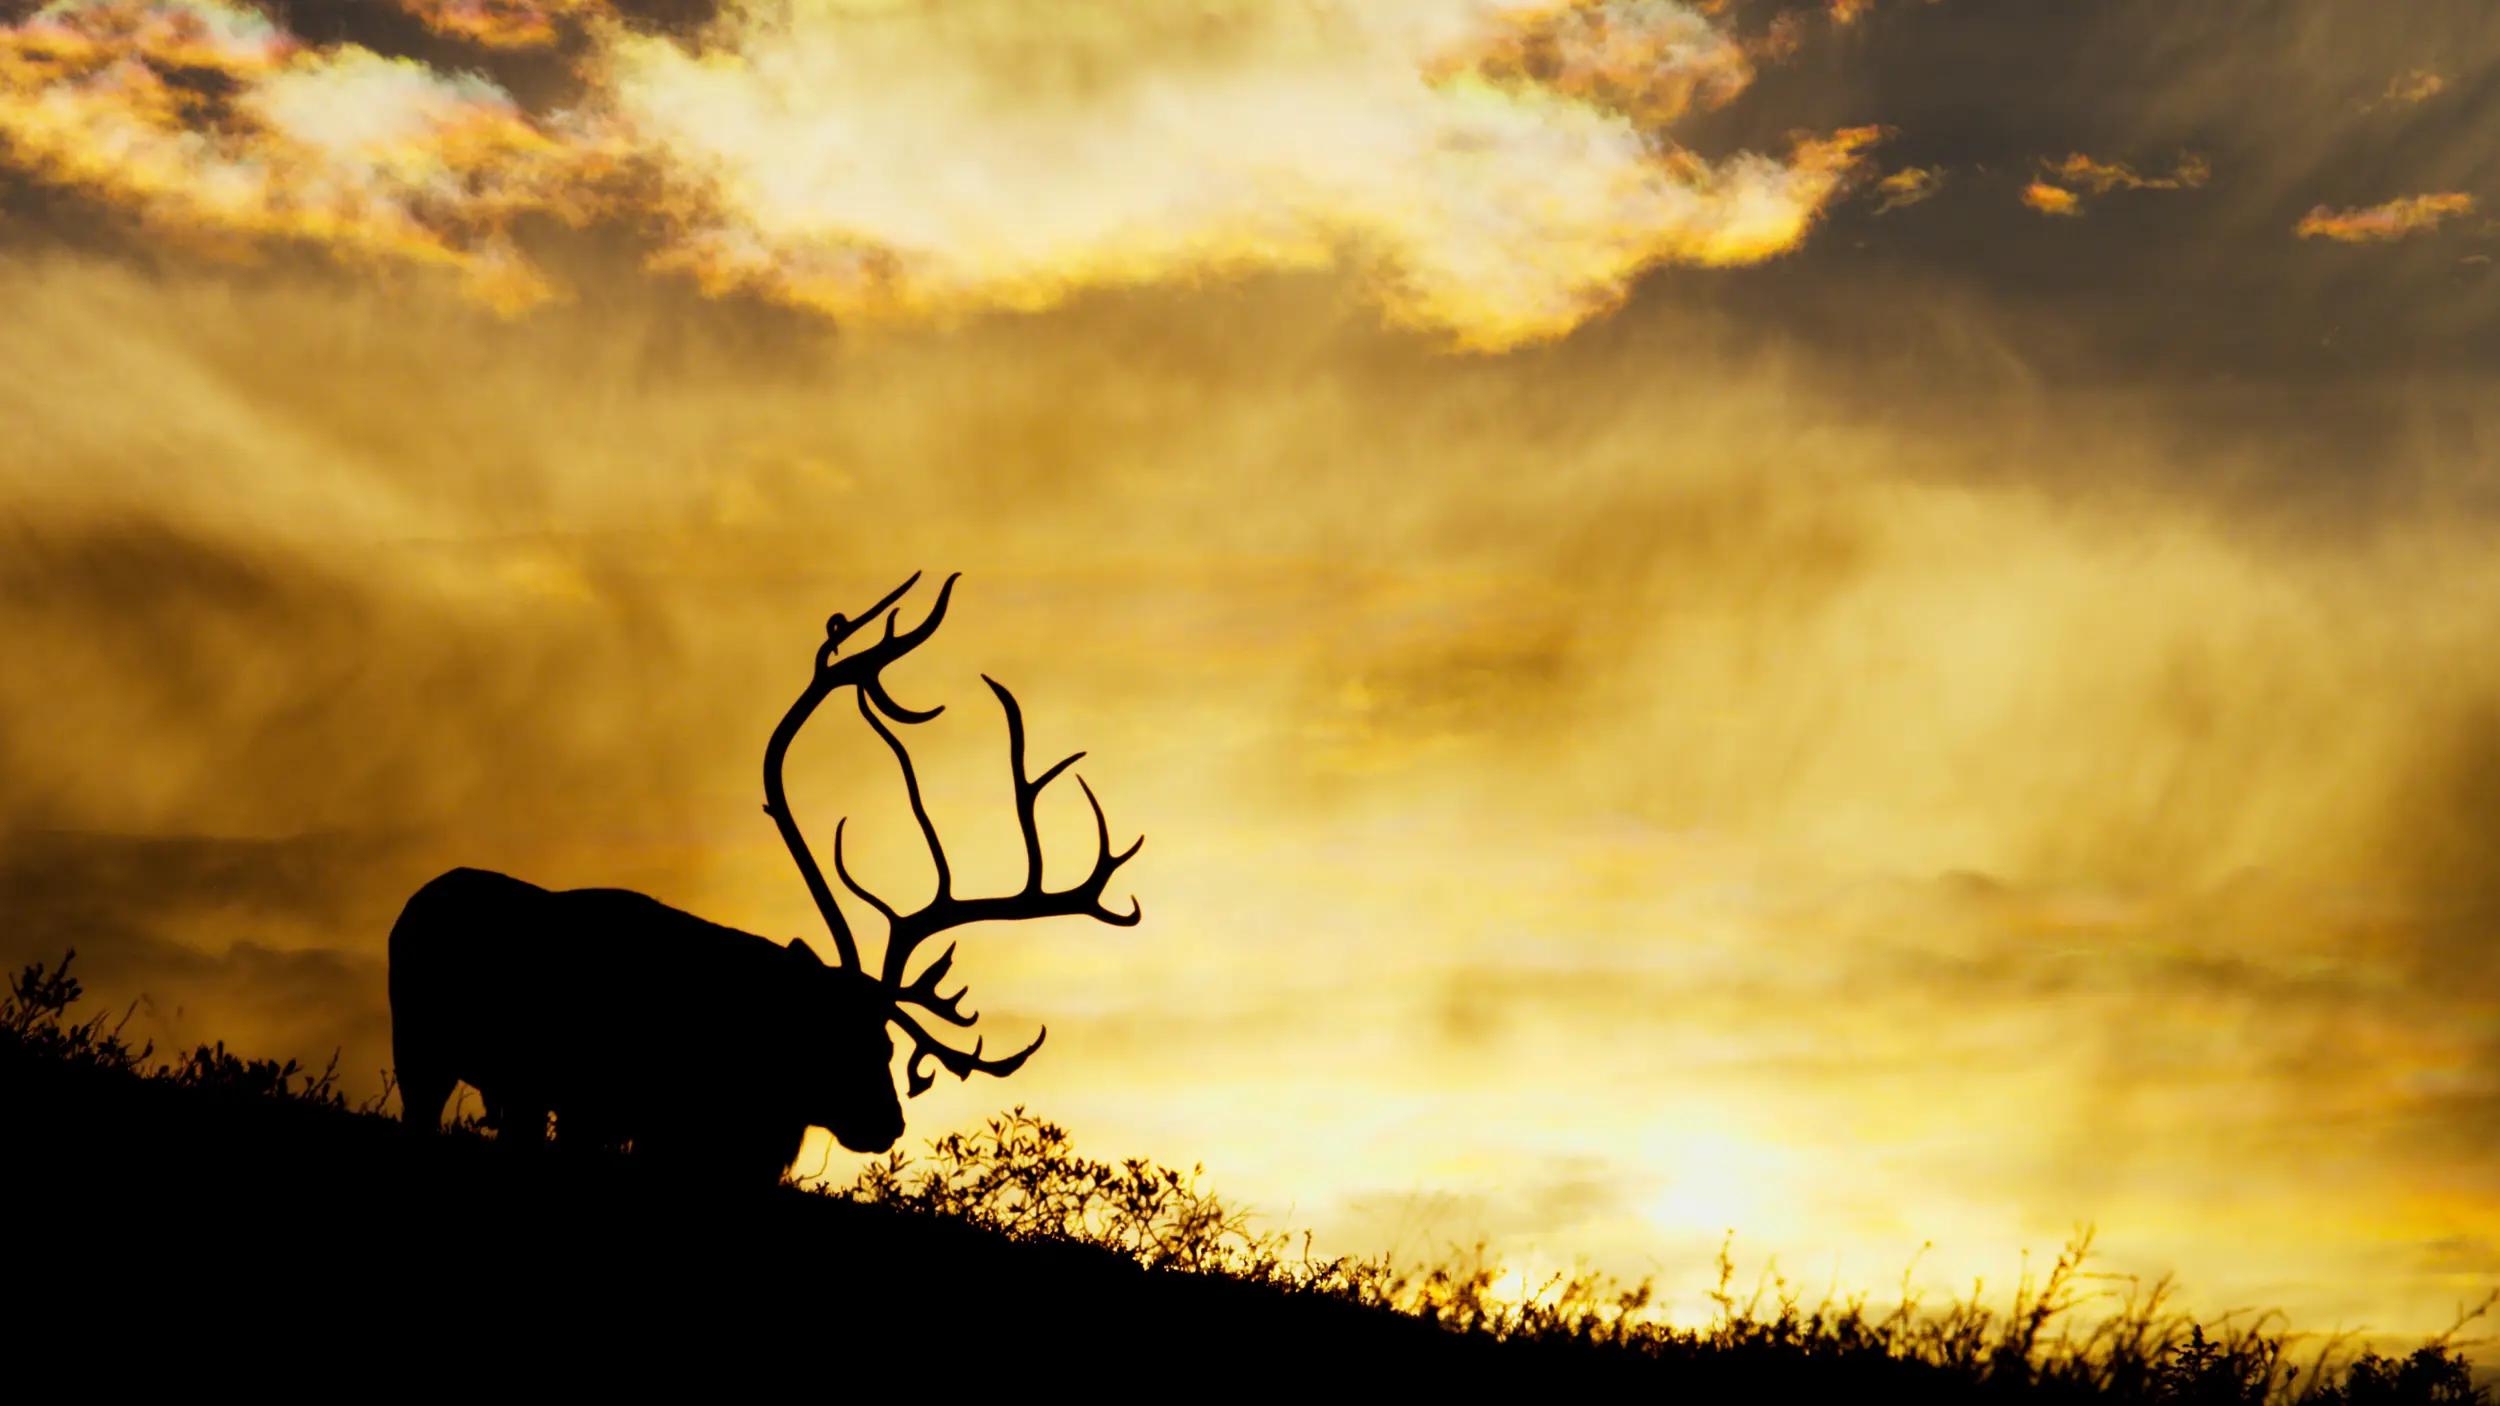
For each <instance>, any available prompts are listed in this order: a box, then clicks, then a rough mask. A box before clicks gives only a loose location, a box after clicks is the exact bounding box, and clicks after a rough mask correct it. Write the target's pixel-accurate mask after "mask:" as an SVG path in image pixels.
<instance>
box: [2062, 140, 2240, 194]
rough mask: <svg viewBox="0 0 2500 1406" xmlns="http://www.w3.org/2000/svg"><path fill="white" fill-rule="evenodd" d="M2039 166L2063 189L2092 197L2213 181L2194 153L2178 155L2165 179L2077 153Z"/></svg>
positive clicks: (2191, 186) (2189, 186)
mask: <svg viewBox="0 0 2500 1406" xmlns="http://www.w3.org/2000/svg"><path fill="white" fill-rule="evenodd" d="M2043 165H2044V166H2046V169H2047V170H2048V171H2049V173H2050V174H2051V175H2054V176H2056V177H2057V178H2058V179H2059V180H2061V181H2063V182H2064V183H2065V184H2066V185H2067V186H2069V187H2081V188H2082V189H2084V190H2088V191H2090V192H2092V193H2093V194H2094V195H2107V194H2109V193H2110V192H2111V191H2113V190H2194V189H2196V188H2197V187H2199V186H2201V185H2203V184H2205V183H2206V182H2207V181H2209V180H2211V179H2213V167H2212V166H2211V165H2210V164H2208V163H2207V162H2206V160H2205V158H2203V157H2201V156H2198V155H2196V154H2195V153H2194V152H2189V153H2187V154H2186V155H2183V156H2181V157H2180V158H2179V165H2178V168H2177V169H2176V170H2174V171H2172V172H2171V173H2170V174H2169V175H2167V176H2145V175H2140V174H2138V173H2137V171H2136V169H2135V168H2134V167H2132V166H2129V165H2128V164H2127V163H2125V162H2123V161H2096V160H2094V159H2093V158H2091V157H2089V156H2086V155H2084V154H2083V153H2082V152H2079V151H2078V152H2075V153H2073V154H2072V155H2070V156H2068V157H2067V158H2066V159H2065V160H2063V161H2060V162H2057V163H2056V164H2054V165H2048V164H2047V163H2043Z"/></svg>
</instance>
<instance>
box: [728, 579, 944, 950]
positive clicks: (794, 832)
mask: <svg viewBox="0 0 2500 1406" xmlns="http://www.w3.org/2000/svg"><path fill="white" fill-rule="evenodd" d="M961 575H962V573H960V572H958V573H956V575H954V576H949V577H947V578H946V584H945V585H943V586H941V587H939V588H938V595H937V603H936V604H935V605H932V606H930V607H929V613H928V615H927V616H926V617H924V618H923V619H922V620H921V622H920V623H919V624H917V625H914V626H913V627H912V628H910V629H909V630H905V631H903V632H901V633H900V634H897V633H896V632H895V628H894V627H895V621H896V618H897V616H898V615H899V614H900V612H897V611H895V610H894V609H893V606H894V603H895V602H896V601H899V600H901V599H902V598H903V593H904V592H906V591H909V590H910V589H911V588H912V587H913V585H915V584H916V583H918V581H919V580H920V573H919V572H917V571H915V572H913V573H912V574H911V579H910V580H907V581H905V582H904V583H903V584H902V585H899V586H897V587H895V588H894V589H893V590H891V591H888V592H886V593H885V599H883V600H880V601H878V602H877V603H876V604H875V605H872V606H870V607H868V609H867V610H865V611H862V612H861V613H860V614H858V615H856V616H850V617H845V616H842V615H835V616H833V617H832V618H831V619H828V620H827V621H825V642H824V644H823V645H822V646H821V647H820V648H818V649H817V651H816V672H815V674H814V676H813V677H811V678H810V679H809V680H808V682H807V688H806V689H805V690H804V691H803V692H801V693H800V694H799V696H798V700H797V701H796V702H794V703H792V704H791V705H790V710H789V711H788V712H786V713H784V714H782V715H781V725H780V726H778V727H776V728H774V729H773V735H772V740H771V741H769V742H767V743H765V744H764V813H765V814H766V815H769V816H771V817H772V818H773V824H774V825H775V826H776V827H778V828H779V829H780V831H781V842H782V844H784V845H786V846H788V847H789V850H790V858H791V859H792V860H793V861H794V862H796V863H797V864H798V866H799V877H800V878H802V879H805V880H806V881H807V892H808V896H809V897H811V898H813V899H815V900H816V911H817V912H819V913H821V914H823V915H824V919H825V927H826V929H827V930H828V931H829V932H831V933H832V935H833V946H834V951H835V953H836V954H837V955H838V957H839V959H840V962H841V965H842V966H843V967H845V968H847V969H848V970H851V971H856V972H861V973H863V974H864V973H865V972H866V971H867V968H866V966H864V965H862V963H861V962H860V959H859V943H858V942H857V941H856V940H855V939H853V938H852V936H851V926H850V924H849V923H847V922H844V921H843V919H842V907H841V905H840V904H838V903H836V902H835V901H834V897H833V890H832V889H831V888H830V887H828V886H827V885H826V883H825V874H824V871H823V870H822V869H819V868H818V867H816V857H815V856H814V855H813V854H810V853H809V852H808V848H807V840H806V837H804V836H802V835H801V834H800V833H799V823H798V821H797V820H795V819H793V818H792V817H791V814H790V801H789V797H788V796H787V795H786V794H785V793H784V792H783V791H782V788H781V762H782V758H783V757H784V756H785V755H786V754H787V753H788V752H789V750H790V743H791V741H792V739H794V738H796V737H797V736H798V735H799V729H800V728H802V727H805V726H806V725H807V720H808V718H809V717H811V716H812V715H814V713H815V711H816V706H817V705H818V704H820V703H822V702H824V701H825V698H826V697H827V696H828V695H830V694H831V693H832V692H833V691H834V690H835V689H837V688H841V687H843V686H844V685H855V686H857V687H858V689H859V700H860V704H859V706H860V711H862V712H868V711H869V710H870V708H871V706H872V705H873V706H874V708H876V709H877V710H879V711H882V712H883V713H884V714H885V715H886V716H887V717H890V718H892V719H894V720H895V721H896V722H900V723H919V722H927V721H928V720H929V719H931V718H934V717H936V716H937V715H938V714H939V713H940V712H943V711H944V709H943V708H929V709H925V710H923V709H912V708H906V707H904V706H903V705H902V704H900V703H897V702H895V701H894V695H892V694H891V693H888V692H887V691H886V687H885V679H884V677H883V670H884V669H885V666H886V665H888V664H891V663H893V662H894V661H895V660H897V659H900V658H902V657H903V656H904V655H906V654H909V653H910V652H911V651H912V650H914V649H917V648H918V647H919V646H920V644H921V642H922V641H924V640H926V639H928V638H929V636H931V635H933V634H935V633H937V627H938V623H939V622H940V621H942V620H944V619H945V618H946V602H947V598H948V597H950V596H952V595H953V594H954V591H955V582H956V581H957V580H958V579H959V578H960V576H961ZM880 615H883V616H885V637H884V638H883V639H880V640H878V641H877V642H876V643H875V644H872V645H870V646H868V647H867V648H866V649H863V650H861V651H860V652H859V653H857V654H854V655H851V656H850V657H849V658H843V657H841V653H842V646H843V644H844V643H845V642H847V641H848V640H849V639H850V637H851V636H852V635H854V634H856V633H858V632H859V630H860V629H861V628H862V627H863V626H865V625H866V624H867V623H868V622H869V621H871V620H874V619H876V618H877V617H878V616H880ZM871 716H872V718H873V716H874V715H873V714H871ZM879 726H880V728H882V727H883V724H879Z"/></svg>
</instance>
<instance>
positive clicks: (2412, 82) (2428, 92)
mask: <svg viewBox="0 0 2500 1406" xmlns="http://www.w3.org/2000/svg"><path fill="white" fill-rule="evenodd" d="M2446 91H2448V80H2447V79H2445V78H2442V77H2440V76H2439V75H2438V74H2436V73H2434V72H2432V71H2431V70H2429V69H2427V68H2417V69H2412V70H2410V71H2408V72H2405V73H2399V74H2397V75H2396V76H2395V77H2394V78H2391V79H2389V80H2388V81H2387V91H2386V92H2385V93H2383V94H2381V95H2380V97H2379V101H2380V102H2381V103H2401V104H2403V105H2404V106H2407V107H2410V106H2412V105H2413V104H2415V103H2425V102H2429V101H2430V100H2431V99H2433V98H2435V97H2438V96H2439V95H2440V94H2441V93H2444V92H2446Z"/></svg>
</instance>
